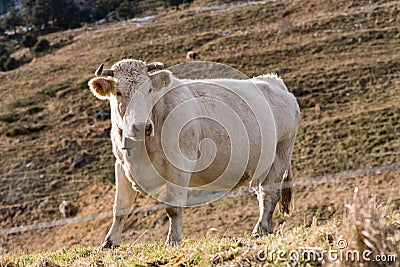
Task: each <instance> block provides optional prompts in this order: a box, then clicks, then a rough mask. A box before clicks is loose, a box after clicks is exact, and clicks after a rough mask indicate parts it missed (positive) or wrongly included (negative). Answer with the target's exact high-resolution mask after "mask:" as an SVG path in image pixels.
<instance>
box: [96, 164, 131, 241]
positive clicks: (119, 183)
mask: <svg viewBox="0 0 400 267" xmlns="http://www.w3.org/2000/svg"><path fill="white" fill-rule="evenodd" d="M115 184H116V193H115V200H114V208H113V223H112V225H111V228H110V230H109V231H108V233H107V236H106V238H105V240H104V242H103V244H101V246H100V249H104V248H113V247H118V246H119V244H120V240H121V234H122V230H123V228H124V224H125V221H126V219H127V218H128V215H129V212H130V209H131V207H132V205H133V202H134V200H135V194H136V193H135V191H134V190H133V189H132V184H131V182H129V180H128V179H127V178H126V176H125V173H124V170H123V166H122V164H121V162H120V161H116V162H115Z"/></svg>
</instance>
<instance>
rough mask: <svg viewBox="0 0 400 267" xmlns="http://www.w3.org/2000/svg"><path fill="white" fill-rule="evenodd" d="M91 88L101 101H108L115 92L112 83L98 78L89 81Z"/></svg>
mask: <svg viewBox="0 0 400 267" xmlns="http://www.w3.org/2000/svg"><path fill="white" fill-rule="evenodd" d="M89 88H90V90H91V91H92V93H93V94H94V95H95V96H96V97H97V98H98V99H101V100H104V99H108V98H109V96H110V94H111V93H112V92H113V90H114V89H113V86H112V82H111V81H110V80H108V79H107V78H103V77H96V78H93V79H91V80H90V81H89Z"/></svg>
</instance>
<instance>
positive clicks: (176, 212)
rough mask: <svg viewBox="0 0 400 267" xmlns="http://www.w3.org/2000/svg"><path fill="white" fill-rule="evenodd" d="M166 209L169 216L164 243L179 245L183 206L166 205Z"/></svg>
mask: <svg viewBox="0 0 400 267" xmlns="http://www.w3.org/2000/svg"><path fill="white" fill-rule="evenodd" d="M166 211H167V214H168V217H169V230H168V236H167V241H166V244H167V245H179V244H180V243H181V242H182V216H183V207H176V206H168V207H167V208H166Z"/></svg>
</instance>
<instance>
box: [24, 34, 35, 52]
mask: <svg viewBox="0 0 400 267" xmlns="http://www.w3.org/2000/svg"><path fill="white" fill-rule="evenodd" d="M37 41H38V38H37V37H36V35H34V34H31V33H28V34H26V35H25V36H24V38H23V39H22V45H23V46H24V47H27V48H29V49H31V48H32V47H33V46H34V45H35V44H36V43H37Z"/></svg>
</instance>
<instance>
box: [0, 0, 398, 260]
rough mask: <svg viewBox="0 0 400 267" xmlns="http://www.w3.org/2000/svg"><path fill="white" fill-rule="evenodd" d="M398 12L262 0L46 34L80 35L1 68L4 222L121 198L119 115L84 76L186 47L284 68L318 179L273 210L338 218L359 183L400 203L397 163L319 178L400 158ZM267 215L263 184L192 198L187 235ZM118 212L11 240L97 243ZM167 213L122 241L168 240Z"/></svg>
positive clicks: (306, 163) (311, 171)
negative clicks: (257, 191)
mask: <svg viewBox="0 0 400 267" xmlns="http://www.w3.org/2000/svg"><path fill="white" fill-rule="evenodd" d="M399 12H400V11H399V6H398V2H397V1H366V0H365V1H364V0H361V1H344V0H343V1H342V0H339V1H327V0H326V1H316V0H315V1H314V0H313V1H307V2H306V3H305V2H304V1H300V0H295V1H290V2H286V1H272V2H269V1H266V2H254V3H251V4H248V3H242V4H238V5H228V6H222V7H221V6H212V7H207V6H205V7H204V6H203V7H196V6H193V7H191V8H189V9H184V10H181V11H178V12H172V11H171V12H169V13H160V14H159V15H158V16H157V17H156V19H155V21H154V22H152V23H149V24H144V25H141V26H140V27H136V26H135V24H134V23H132V22H129V21H128V22H126V23H117V24H110V25H102V26H97V27H87V28H82V29H77V30H73V31H66V32H62V33H55V34H51V35H49V36H46V38H48V39H49V40H51V41H52V42H53V43H57V42H60V41H62V40H64V39H68V42H71V43H70V44H69V45H67V46H64V47H63V48H61V49H59V50H57V51H54V52H53V53H52V54H49V55H46V56H43V57H40V58H37V59H35V60H34V61H33V62H31V63H29V64H28V65H25V66H22V67H20V68H18V69H17V70H14V71H10V72H7V73H5V74H2V75H1V77H0V136H1V139H0V227H1V229H7V228H10V227H16V226H20V225H29V224H34V223H39V222H46V221H52V220H57V219H60V218H61V217H60V214H59V212H58V205H59V203H60V202H61V201H62V200H64V199H67V200H72V201H74V202H75V203H77V204H78V205H79V207H80V210H79V213H78V216H87V215H90V214H96V213H98V212H105V211H111V210H112V201H113V194H114V192H113V191H114V186H113V184H112V181H113V162H114V159H113V156H112V153H111V143H110V140H109V130H110V121H109V119H108V118H107V117H105V118H104V116H100V114H99V112H104V111H105V112H107V111H108V109H109V108H108V103H106V102H101V101H98V100H96V99H95V98H94V96H93V95H91V94H90V92H89V90H88V88H87V81H88V80H89V79H90V78H92V77H93V76H94V75H93V71H94V70H95V69H96V68H97V66H98V65H99V64H100V63H105V65H106V66H111V64H113V63H114V62H116V61H118V60H120V59H122V58H127V57H132V58H136V59H142V60H146V61H156V60H157V61H161V62H164V63H165V64H166V66H172V65H174V64H177V63H180V62H184V60H185V55H186V51H187V50H189V49H194V50H196V51H197V52H199V54H200V57H201V59H202V60H209V61H216V62H221V63H225V64H227V65H230V66H232V67H235V68H237V69H238V70H240V71H242V72H243V73H246V74H247V75H249V76H253V75H259V74H262V73H268V72H279V73H280V75H281V76H282V77H283V79H284V81H285V83H286V84H287V86H288V88H289V90H290V91H292V92H293V93H294V94H295V95H296V97H297V98H298V101H299V104H300V107H301V110H302V121H301V125H300V129H299V134H298V139H297V142H296V146H295V151H294V155H293V167H294V174H295V177H296V179H305V178H309V179H310V183H311V185H303V186H299V187H297V188H296V192H295V198H296V199H295V207H296V208H295V210H294V212H293V215H292V216H291V217H283V216H281V215H277V222H281V223H282V222H285V227H288V229H290V228H291V227H292V226H293V227H294V226H296V227H300V228H301V227H303V226H308V225H310V224H311V221H312V217H313V216H317V217H319V218H322V220H324V221H325V220H326V221H327V222H331V221H332V220H336V219H337V220H340V219H341V217H342V212H343V203H344V202H345V200H346V199H348V198H349V194H351V192H352V191H353V189H354V187H355V186H356V185H357V186H359V187H360V188H362V189H363V190H361V191H362V192H364V193H365V194H366V195H372V194H376V197H377V198H378V201H379V202H383V201H384V202H386V201H387V200H388V199H390V203H389V204H390V208H391V209H392V210H394V211H396V210H399V207H400V198H399V195H398V192H396V191H395V190H396V189H397V188H399V186H400V178H399V177H400V173H399V171H398V170H397V171H396V170H391V169H390V168H389V169H388V170H386V171H382V172H381V173H372V174H369V175H367V176H366V177H362V176H359V175H358V176H356V177H353V178H351V179H346V180H345V181H344V180H335V181H334V182H331V183H322V184H312V181H313V180H312V178H311V177H318V176H321V175H327V174H332V173H337V172H343V171H348V170H357V169H367V170H368V169H370V168H372V167H374V166H380V165H386V164H391V163H396V162H399V161H400V123H399V117H400V115H399V114H400V107H399V104H398V103H400V79H399V78H400V41H399V40H400V32H399V29H400V27H399V26H400V25H399V19H400V13H399ZM70 40H72V41H70ZM24 53H29V51H27V50H21V51H18V52H17V53H16V54H18V55H22V54H24ZM80 158H81V159H82V160H79V159H80ZM149 203H152V202H151V201H150V200H148V199H145V198H143V197H140V198H139V200H138V202H137V204H138V205H143V204H149ZM239 205H240V206H242V207H243V209H242V208H240V209H241V211H240V212H239V211H236V212H234V213H232V209H236V208H237V207H238V206H239ZM243 210H244V211H243ZM200 215H201V216H200ZM257 216H258V215H257V204H256V200H255V198H254V197H249V196H245V197H241V198H238V199H230V200H225V201H220V202H217V203H214V204H210V205H208V206H205V207H201V208H199V209H189V210H188V212H187V214H186V217H185V222H186V224H185V230H184V231H186V232H184V234H185V235H186V236H188V237H198V236H204V234H205V231H206V230H207V229H208V228H209V227H215V226H218V227H219V228H220V229H221V228H222V229H226V231H228V234H227V235H228V236H235V235H238V234H242V235H243V234H246V233H248V232H249V231H250V230H251V227H252V226H253V225H254V223H255V221H256V219H257ZM199 218H201V219H199ZM109 224H110V219H109V218H103V219H99V220H95V221H91V222H86V223H79V224H71V225H66V226H62V227H56V228H50V229H44V230H38V231H31V232H23V233H18V234H10V235H1V236H0V244H1V250H2V252H3V251H4V252H18V251H20V250H28V251H37V250H40V249H57V248H64V247H70V246H72V245H74V244H81V245H92V246H93V245H97V244H99V243H100V242H101V239H102V238H103V237H104V235H105V232H106V230H107V227H108V226H109ZM149 225H151V226H152V227H150V228H149ZM167 226H168V223H167V220H166V217H165V215H164V213H163V212H162V211H151V212H147V213H140V214H137V215H135V216H132V217H131V218H130V219H129V221H128V226H127V228H129V227H130V229H131V230H130V231H128V232H127V233H126V234H125V235H124V240H125V241H129V242H132V240H136V239H137V238H138V237H139V236H140V235H141V234H142V233H143V232H144V231H145V230H149V233H150V234H146V235H145V236H143V237H142V238H141V239H140V240H142V241H148V240H150V241H151V240H152V241H154V240H158V239H160V238H162V237H163V236H164V235H165V233H166V229H167ZM393 227H394V226H393ZM224 231H225V230H224ZM271 238H273V237H271ZM27 240H28V241H29V242H27ZM85 255H86V254H85Z"/></svg>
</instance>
